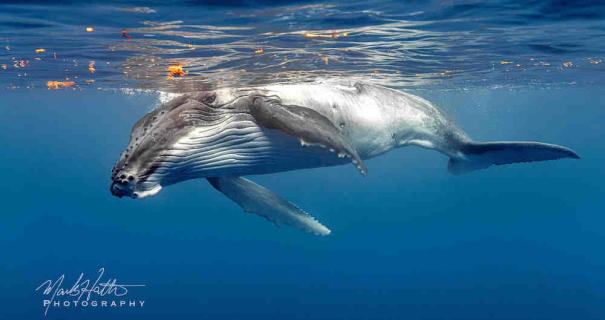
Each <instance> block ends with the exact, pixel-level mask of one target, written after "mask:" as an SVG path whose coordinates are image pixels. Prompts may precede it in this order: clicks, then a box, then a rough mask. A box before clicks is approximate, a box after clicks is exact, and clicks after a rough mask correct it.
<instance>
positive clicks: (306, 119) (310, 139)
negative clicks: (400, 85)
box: [249, 96, 368, 176]
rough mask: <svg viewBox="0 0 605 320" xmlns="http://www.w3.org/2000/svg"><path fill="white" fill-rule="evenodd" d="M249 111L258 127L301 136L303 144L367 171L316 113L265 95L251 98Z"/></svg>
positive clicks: (333, 129) (351, 148) (365, 172)
mask: <svg viewBox="0 0 605 320" xmlns="http://www.w3.org/2000/svg"><path fill="white" fill-rule="evenodd" d="M249 107H250V113H251V114H252V116H253V117H254V119H255V120H256V123H258V124H259V125H260V126H263V127H265V128H268V129H276V130H280V131H282V132H284V133H286V134H289V135H291V136H294V137H297V138H299V139H300V141H301V144H302V145H303V146H304V145H307V144H308V145H319V146H322V147H325V148H328V149H329V150H331V151H334V152H336V154H337V155H338V156H339V157H349V158H351V161H352V162H353V164H354V165H355V167H356V168H357V169H358V170H359V172H360V173H361V174H362V175H364V176H365V175H367V174H368V168H367V167H366V165H365V164H364V163H363V161H362V160H361V158H360V157H359V155H358V154H357V151H356V150H355V148H353V146H352V145H351V143H350V142H349V141H347V139H346V137H345V136H344V135H343V134H342V133H341V132H340V130H338V128H337V127H336V126H334V124H333V123H332V122H331V121H330V120H329V119H328V118H326V117H324V116H323V115H321V114H320V113H319V112H317V111H315V110H313V109H310V108H305V107H301V106H296V105H284V104H282V103H281V102H279V101H278V100H274V99H270V98H268V97H265V96H255V97H253V100H252V103H251V105H250V106H249Z"/></svg>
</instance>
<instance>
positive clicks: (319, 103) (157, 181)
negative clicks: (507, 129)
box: [111, 82, 577, 198]
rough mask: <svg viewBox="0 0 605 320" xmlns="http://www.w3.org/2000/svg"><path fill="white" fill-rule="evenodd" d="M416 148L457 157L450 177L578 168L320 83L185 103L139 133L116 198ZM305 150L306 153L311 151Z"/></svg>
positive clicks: (366, 90) (432, 115)
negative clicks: (510, 169)
mask: <svg viewBox="0 0 605 320" xmlns="http://www.w3.org/2000/svg"><path fill="white" fill-rule="evenodd" d="M406 145H416V146H420V147H424V148H429V149H434V150H436V151H439V152H441V153H443V154H445V155H447V156H449V157H450V164H449V166H450V172H452V173H464V172H467V171H472V170H476V169H482V168H486V167H488V166H490V165H492V164H496V165H499V164H508V163H514V162H528V161H543V160H552V159H558V158H563V157H573V158H577V155H576V154H575V153H574V152H573V151H571V150H569V149H567V148H564V147H560V146H556V145H548V144H541V143H534V142H528V143H511V142H496V143H487V144H480V143H474V142H472V141H471V140H470V139H469V138H468V137H467V136H466V135H465V134H464V133H463V132H462V131H461V130H459V129H458V128H457V127H456V126H455V125H454V124H453V123H452V122H451V121H450V120H449V119H448V118H447V117H446V116H445V115H444V113H443V112H442V111H440V110H439V109H438V108H436V107H435V106H433V105H432V104H431V103H429V102H428V101H426V100H424V99H422V98H420V97H417V96H414V95H410V94H407V93H403V92H399V91H396V90H392V89H388V88H384V87H381V86H376V85H369V84H362V83H342V82H339V83H311V84H292V85H274V86H265V87H258V88H245V89H220V90H216V91H207V92H199V93H194V94H186V95H183V96H180V97H178V98H175V99H174V100H172V101H170V102H168V103H166V104H164V105H162V106H160V107H158V108H157V109H156V110H154V111H152V112H150V113H149V114H147V115H146V116H144V117H143V118H142V119H141V120H139V121H138V122H137V124H135V126H134V127H133V130H132V134H131V137H130V143H129V146H128V148H127V150H126V151H125V152H124V153H123V154H122V157H121V158H120V160H119V161H118V162H117V163H116V165H115V167H114V170H113V174H112V181H113V183H112V186H111V192H112V193H113V194H114V195H116V196H120V197H121V196H130V197H135V198H137V197H145V196H149V195H153V194H155V193H157V192H159V190H160V189H161V187H162V186H166V185H170V184H174V183H177V182H179V181H183V180H188V179H194V178H208V177H223V176H224V177H230V176H234V177H235V176H245V175H251V174H264V173H272V172H279V171H286V170H295V169H301V168H310V167H318V166H330V165H340V164H345V163H350V162H353V164H354V165H355V166H356V167H357V168H358V169H359V171H360V172H361V173H362V174H365V173H366V169H365V165H364V164H363V161H362V159H368V158H372V157H375V156H378V155H380V154H383V153H385V152H387V151H389V150H391V149H393V148H396V147H401V146H406ZM305 146H306V147H305Z"/></svg>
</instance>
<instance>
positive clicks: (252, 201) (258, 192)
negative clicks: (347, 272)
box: [208, 177, 330, 236]
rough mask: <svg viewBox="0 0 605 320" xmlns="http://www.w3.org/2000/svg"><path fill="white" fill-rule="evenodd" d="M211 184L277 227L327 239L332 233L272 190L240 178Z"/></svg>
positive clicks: (216, 181)
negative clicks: (299, 230)
mask: <svg viewBox="0 0 605 320" xmlns="http://www.w3.org/2000/svg"><path fill="white" fill-rule="evenodd" d="M208 182H210V184H211V185H212V186H213V187H214V188H215V189H216V190H218V191H220V192H222V193H223V194H224V195H226V196H227V197H228V198H229V199H231V200H233V201H234V202H235V203H237V204H238V205H239V206H240V207H242V209H244V211H246V212H250V213H254V214H257V215H259V216H262V217H264V218H266V219H267V220H269V221H272V222H273V223H275V224H276V225H289V226H293V227H296V228H299V229H302V230H304V231H307V232H310V233H314V234H316V235H322V236H326V235H328V234H330V229H328V228H326V227H325V226H324V225H322V224H321V223H320V222H319V221H317V220H315V219H314V218H313V217H312V216H310V215H309V214H308V213H306V212H304V211H303V210H301V209H300V208H298V207H297V206H295V205H294V204H292V203H290V202H289V201H287V200H285V199H284V198H282V197H280V196H279V195H277V194H276V193H274V192H272V191H271V190H269V189H267V188H265V187H263V186H261V185H258V184H256V183H254V182H252V181H250V180H248V179H245V178H241V177H219V178H208Z"/></svg>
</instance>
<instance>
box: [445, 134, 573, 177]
mask: <svg viewBox="0 0 605 320" xmlns="http://www.w3.org/2000/svg"><path fill="white" fill-rule="evenodd" d="M460 151H461V152H462V153H463V156H462V157H460V158H450V161H449V163H448V166H447V169H448V171H449V172H450V173H452V174H464V173H468V172H471V171H475V170H479V169H485V168H487V167H490V166H492V165H503V164H511V163H517V162H533V161H547V160H556V159H562V158H573V159H580V156H578V154H577V153H575V152H574V151H573V150H571V149H569V148H566V147H562V146H558V145H555V144H548V143H541V142H508V141H498V142H469V143H465V144H464V145H463V146H462V148H461V149H460Z"/></svg>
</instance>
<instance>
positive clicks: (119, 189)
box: [109, 181, 137, 198]
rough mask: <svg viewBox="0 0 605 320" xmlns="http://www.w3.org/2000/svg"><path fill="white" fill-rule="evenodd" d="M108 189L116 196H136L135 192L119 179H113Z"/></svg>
mask: <svg viewBox="0 0 605 320" xmlns="http://www.w3.org/2000/svg"><path fill="white" fill-rule="evenodd" d="M109 190H110V191H111V194H112V195H114V196H116V197H118V198H122V197H131V198H137V195H136V193H135V192H133V191H132V189H130V188H129V187H128V186H126V185H125V184H123V183H121V182H120V181H113V182H112V183H111V186H110V187H109Z"/></svg>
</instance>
